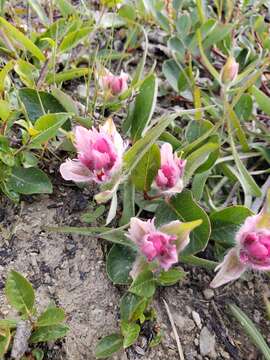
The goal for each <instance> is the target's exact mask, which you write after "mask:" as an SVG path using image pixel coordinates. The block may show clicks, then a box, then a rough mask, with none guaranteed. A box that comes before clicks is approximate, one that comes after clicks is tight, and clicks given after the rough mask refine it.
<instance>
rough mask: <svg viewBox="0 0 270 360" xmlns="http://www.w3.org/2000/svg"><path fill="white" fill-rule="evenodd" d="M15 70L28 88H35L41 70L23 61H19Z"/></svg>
mask: <svg viewBox="0 0 270 360" xmlns="http://www.w3.org/2000/svg"><path fill="white" fill-rule="evenodd" d="M14 70H15V71H16V73H17V74H18V75H19V77H20V79H21V81H22V82H23V84H24V85H26V86H28V87H35V84H36V81H37V79H38V77H39V70H38V69H37V68H36V67H35V66H34V65H32V64H30V63H29V62H27V61H24V60H22V59H19V60H18V61H17V62H16V64H15V66H14Z"/></svg>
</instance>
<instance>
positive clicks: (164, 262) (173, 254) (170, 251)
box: [158, 245, 178, 271]
mask: <svg viewBox="0 0 270 360" xmlns="http://www.w3.org/2000/svg"><path fill="white" fill-rule="evenodd" d="M158 261H159V264H160V266H161V267H162V268H163V269H164V270H165V271H168V270H169V269H170V268H171V267H172V265H174V264H176V263H177V262H178V254H177V249H176V246H175V245H172V246H170V247H168V248H167V252H166V253H165V254H164V255H163V256H159V257H158Z"/></svg>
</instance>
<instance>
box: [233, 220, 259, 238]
mask: <svg viewBox="0 0 270 360" xmlns="http://www.w3.org/2000/svg"><path fill="white" fill-rule="evenodd" d="M259 220H260V215H252V216H248V217H247V218H246V220H245V222H244V224H243V225H242V226H241V228H240V229H239V231H238V232H237V233H236V236H235V240H236V243H237V244H242V243H243V241H244V240H245V238H246V235H247V234H248V233H251V232H254V231H256V229H257V223H258V222H259Z"/></svg>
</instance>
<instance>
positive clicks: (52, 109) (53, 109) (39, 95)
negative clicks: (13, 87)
mask: <svg viewBox="0 0 270 360" xmlns="http://www.w3.org/2000/svg"><path fill="white" fill-rule="evenodd" d="M19 98H20V100H21V101H22V103H23V104H24V107H25V109H26V112H27V115H28V117H29V120H30V121H31V122H33V123H34V122H35V121H36V120H37V119H38V118H40V117H41V116H43V115H45V114H46V113H50V114H54V113H63V112H66V110H65V108H64V107H63V106H62V105H61V104H60V103H59V101H58V100H57V99H56V98H55V97H54V96H52V95H51V94H49V93H47V92H45V91H37V90H34V89H27V88H24V89H20V90H19Z"/></svg>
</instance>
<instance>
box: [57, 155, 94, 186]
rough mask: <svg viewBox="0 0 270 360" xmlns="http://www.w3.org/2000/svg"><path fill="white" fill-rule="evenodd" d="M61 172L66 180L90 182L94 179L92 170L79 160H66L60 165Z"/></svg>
mask: <svg viewBox="0 0 270 360" xmlns="http://www.w3.org/2000/svg"><path fill="white" fill-rule="evenodd" d="M60 173H61V175H62V177H63V178H64V179H65V180H72V181H75V182H89V181H92V180H93V177H92V174H91V171H90V170H89V169H88V168H87V167H86V166H85V165H83V164H82V163H81V162H79V161H78V160H66V161H65V162H64V163H63V164H62V165H61V166H60Z"/></svg>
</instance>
